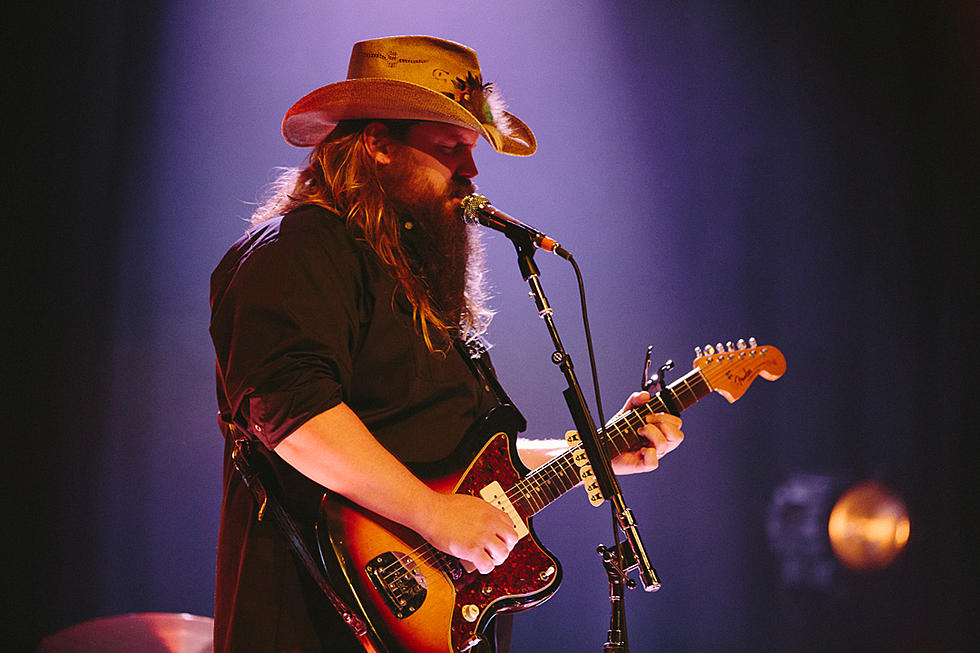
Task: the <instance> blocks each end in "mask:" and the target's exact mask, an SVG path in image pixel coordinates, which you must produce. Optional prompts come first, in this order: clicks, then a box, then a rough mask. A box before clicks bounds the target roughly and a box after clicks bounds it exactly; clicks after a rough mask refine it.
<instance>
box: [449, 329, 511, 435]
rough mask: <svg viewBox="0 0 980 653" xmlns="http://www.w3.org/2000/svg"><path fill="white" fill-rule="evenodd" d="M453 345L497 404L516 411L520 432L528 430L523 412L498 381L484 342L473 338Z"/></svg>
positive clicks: (457, 341)
mask: <svg viewBox="0 0 980 653" xmlns="http://www.w3.org/2000/svg"><path fill="white" fill-rule="evenodd" d="M453 345H455V346H456V351H458V352H459V355H460V356H462V358H463V360H464V361H466V364H467V366H468V367H469V368H470V371H471V372H472V373H473V376H475V377H476V378H477V380H479V381H480V383H483V384H484V385H485V386H486V388H487V389H488V390H492V391H493V394H494V395H496V397H497V403H498V404H500V405H501V406H510V407H511V408H513V409H514V412H515V413H516V414H517V417H518V419H519V421H520V424H519V426H518V429H517V430H518V431H524V430H525V429H527V420H526V419H524V416H523V415H521V411H519V410H517V406H516V405H514V402H513V401H511V400H510V397H509V396H507V392H506V391H504V388H503V386H502V385H500V381H498V380H497V373H496V372H495V371H494V369H493V364H492V363H491V362H490V356H489V354H488V353H487V352H488V348H487V346H486V344H485V343H484V342H483V340H482V339H481V338H479V337H476V338H472V339H470V340H469V341H467V342H463V341H462V340H460V339H459V338H453Z"/></svg>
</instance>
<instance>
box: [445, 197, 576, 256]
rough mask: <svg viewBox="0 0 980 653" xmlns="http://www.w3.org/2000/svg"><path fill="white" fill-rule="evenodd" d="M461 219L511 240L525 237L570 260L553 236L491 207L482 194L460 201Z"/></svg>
mask: <svg viewBox="0 0 980 653" xmlns="http://www.w3.org/2000/svg"><path fill="white" fill-rule="evenodd" d="M461 205H462V207H463V221H464V222H466V223H467V224H477V223H479V224H482V225H483V226H484V227H489V228H491V229H493V230H494V231H499V232H500V233H502V234H504V235H505V236H507V237H508V238H510V239H511V240H513V239H514V238H523V237H527V238H530V239H531V243H532V244H533V245H534V246H535V247H537V248H539V249H543V250H544V251H546V252H551V253H552V254H554V255H556V256H560V257H562V258H563V259H566V260H569V261H570V260H572V255H571V253H570V252H569V251H568V250H566V249H565V248H564V247H562V246H561V245H559V244H558V242H557V241H556V240H555V239H554V238H549V237H548V236H546V235H545V234H543V233H541V232H540V231H538V230H537V229H535V228H534V227H531V226H529V225H526V224H524V223H523V222H521V221H520V220H518V219H517V218H512V217H510V216H509V215H507V214H506V213H504V212H503V211H501V210H499V209H497V208H495V207H493V206H492V205H491V204H490V200H488V199H487V198H486V197H484V196H483V195H478V194H476V193H473V194H472V195H467V196H466V197H464V198H463V199H462V201H461Z"/></svg>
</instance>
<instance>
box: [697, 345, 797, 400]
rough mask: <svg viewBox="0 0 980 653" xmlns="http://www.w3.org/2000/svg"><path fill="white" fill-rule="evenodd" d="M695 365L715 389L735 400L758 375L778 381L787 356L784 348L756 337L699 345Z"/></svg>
mask: <svg viewBox="0 0 980 653" xmlns="http://www.w3.org/2000/svg"><path fill="white" fill-rule="evenodd" d="M694 353H695V354H696V355H697V358H695V359H694V367H696V368H700V369H701V373H702V374H703V375H704V377H705V379H707V381H708V384H709V385H710V386H711V389H712V390H716V391H717V392H718V393H719V394H720V395H721V396H723V397H724V398H725V399H727V400H728V401H729V403H731V402H734V401H735V400H736V399H738V398H739V397H741V396H742V395H743V394H744V393H745V391H746V390H747V389H748V387H749V386H750V385H752V382H753V381H755V378H756V377H757V376H761V377H762V378H764V379H766V380H767V381H775V380H776V379H778V378H779V377H781V376H782V375H783V373H784V372H785V371H786V359H785V358H784V357H783V354H782V352H781V351H779V350H778V349H776V348H775V347H771V346H768V345H759V344H758V343H756V341H755V338H749V341H748V343H746V342H745V341H744V340H739V341H738V342H737V343H735V344H733V343H732V342H731V341H730V340H729V341H728V342H727V343H726V344H724V345H723V344H722V343H720V342H719V343H718V344H717V345H713V346H712V345H705V347H704V349H702V348H701V347H695V349H694Z"/></svg>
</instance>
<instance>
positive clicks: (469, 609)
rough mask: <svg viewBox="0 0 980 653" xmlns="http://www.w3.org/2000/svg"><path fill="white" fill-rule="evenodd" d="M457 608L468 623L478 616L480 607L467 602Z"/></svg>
mask: <svg viewBox="0 0 980 653" xmlns="http://www.w3.org/2000/svg"><path fill="white" fill-rule="evenodd" d="M459 610H460V612H462V613H463V619H466V620H467V621H468V622H470V623H473V622H474V621H476V620H477V618H478V617H479V616H480V608H478V607H476V606H475V605H473V604H472V603H467V604H466V605H464V606H463V607H461V608H460V609H459Z"/></svg>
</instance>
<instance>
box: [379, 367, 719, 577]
mask: <svg viewBox="0 0 980 653" xmlns="http://www.w3.org/2000/svg"><path fill="white" fill-rule="evenodd" d="M692 376H694V377H695V378H696V377H697V376H699V375H692ZM702 379H703V377H702ZM680 386H684V387H683V388H681V387H680ZM670 389H671V391H672V392H673V393H674V394H675V396H676V395H678V394H680V392H681V391H687V392H690V393H691V394H692V395H694V396H696V394H697V393H696V392H694V391H693V390H692V388H691V383H690V381H689V380H688V379H687V378H682V379H678V381H677V382H675V383H674V384H672V386H671V388H670ZM682 403H683V402H682ZM654 404H659V405H658V406H657V407H656V408H663V409H664V410H666V406H665V405H664V403H663V401H662V400H661V399H660V397H659V395H654V397H652V398H651V399H650V401H648V402H647V403H645V404H643V405H641V406H637V407H636V408H634V409H632V410H630V411H628V412H626V413H624V414H623V415H621V416H619V417H618V418H615V419H614V420H611V421H610V422H609V423H608V424H607V425H606V428H605V429H602V430H601V432H602V433H603V434H608V433H609V432H610V431H614V432H615V433H614V434H613V435H612V436H610V438H609V440H610V442H613V441H614V440H615V438H616V437H624V438H625V437H626V435H629V434H630V432H629V431H627V432H626V433H625V434H624V431H623V429H622V427H621V425H622V424H623V423H626V424H627V425H628V426H630V427H631V431H632V433H634V434H635V432H636V431H637V430H638V429H639V428H640V427H642V426H643V424H644V423H645V422H646V420H645V415H641V413H647V414H653V413H655V412H662V411H657V410H656V408H654V407H652V405H654ZM686 407H687V406H685V408H686ZM631 420H638V421H639V422H640V426H639V427H637V426H634V425H633V424H632V423H631ZM581 448H582V445H581V444H578V445H576V446H575V447H571V448H569V449H568V450H567V451H565V452H563V453H562V454H560V455H559V456H557V457H556V458H554V459H553V460H552V461H550V462H548V463H545V464H544V465H542V466H541V467H539V468H538V469H536V470H534V471H532V472H531V473H530V474H528V476H526V477H524V478H522V479H520V480H518V482H517V483H515V484H514V486H513V487H512V488H511V489H510V490H507V491H505V493H504V496H505V497H506V498H507V499H508V500H509V501H511V502H512V503H513V502H514V499H515V498H518V497H524V499H525V501H526V502H527V503H528V504H529V505H530V501H529V499H528V496H529V494H530V493H528V492H525V491H524V487H525V486H528V485H532V486H537V487H543V486H546V485H551V483H552V481H554V480H563V479H569V478H570V477H571V476H572V472H573V471H574V468H575V467H577V465H575V463H574V452H575V451H577V450H579V449H581ZM617 450H619V448H618V446H617ZM619 451H622V450H619ZM561 466H564V467H565V468H566V469H564V470H562V471H563V472H564V473H561V474H560V473H559V472H558V470H557V469H556V467H561ZM542 470H543V471H544V473H546V474H548V475H549V476H550V478H548V479H541V480H539V479H537V478H534V477H536V476H537V475H538V473H539V472H541V471H542ZM530 480H535V481H536V483H534V484H531V483H529V481H530ZM572 480H575V483H573V484H572V485H571V486H569V487H567V488H564V489H563V491H561V492H559V493H558V494H557V495H556V496H555V497H553V498H552V499H550V500H548V501H544V502H543V503H542V505H541V507H540V508H537V509H536V510H535V511H534V513H532V515H533V514H535V513H537V512H539V511H540V510H541V509H542V508H544V507H545V506H547V505H549V504H550V503H551V501H554V500H555V499H557V498H558V497H560V496H562V495H563V494H564V493H565V492H567V491H568V490H570V489H571V488H572V487H574V486H575V485H577V484H578V482H579V480H577V479H572ZM531 492H534V494H535V495H536V496H539V493H538V492H537V491H536V490H535V489H534V487H532V488H531ZM528 516H531V515H528ZM406 555H407V556H409V557H410V558H412V559H413V562H414V559H416V558H417V559H418V560H420V561H421V562H423V563H425V564H430V565H431V566H433V567H439V568H442V571H444V572H446V571H448V570H447V569H445V567H446V565H447V564H450V565H451V564H452V563H451V562H450V561H449V559H450V558H454V556H451V555H450V554H447V553H445V552H443V551H441V550H439V549H436V548H435V547H433V546H432V545H431V544H429V543H428V542H424V543H423V544H422V545H420V546H418V547H416V548H415V549H413V550H412V551H410V552H409V553H408V554H406ZM457 560H458V559H457ZM415 564H416V567H417V563H415ZM399 568H400V569H399ZM378 573H379V575H380V576H381V580H382V581H384V582H386V583H387V582H390V581H391V580H392V578H393V577H396V576H398V575H399V574H400V575H401V578H405V577H406V576H407V575H409V574H412V573H413V572H412V570H411V569H409V568H408V567H407V566H406V565H405V564H404V563H403V562H402V561H401V560H396V561H395V562H393V563H391V564H389V565H388V566H386V567H384V568H382V569H381V570H379V572H378ZM423 576H424V574H423Z"/></svg>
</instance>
